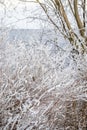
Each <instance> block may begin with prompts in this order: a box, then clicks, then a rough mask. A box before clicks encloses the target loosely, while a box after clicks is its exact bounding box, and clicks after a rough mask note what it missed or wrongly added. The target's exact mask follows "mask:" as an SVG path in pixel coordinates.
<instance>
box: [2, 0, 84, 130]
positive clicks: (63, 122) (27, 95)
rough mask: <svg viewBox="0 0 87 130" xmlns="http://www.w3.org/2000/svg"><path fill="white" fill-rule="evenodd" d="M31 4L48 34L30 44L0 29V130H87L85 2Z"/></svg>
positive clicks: (58, 0)
mask: <svg viewBox="0 0 87 130" xmlns="http://www.w3.org/2000/svg"><path fill="white" fill-rule="evenodd" d="M20 1H21V2H24V3H26V2H33V1H23V0H20ZM81 2H82V3H81ZM34 3H35V4H39V5H40V6H39V8H40V9H41V10H42V11H43V12H45V13H44V17H43V19H46V21H48V22H49V26H50V27H51V26H52V30H51V29H50V30H42V31H41V32H40V33H39V36H38V38H37V37H36V38H35V37H34V35H33V36H32V38H31V39H30V41H24V39H23V40H20V39H19V38H18V40H15V39H16V38H15V39H14V40H13V41H12V40H11V41H10V40H8V39H9V38H8V37H9V32H10V29H2V30H0V31H1V32H0V130H87V50H86V49H87V46H86V45H87V34H86V32H87V28H86V27H87V26H86V24H87V21H86V19H87V16H86V15H87V14H86V11H87V9H86V3H87V1H86V0H83V1H80V0H79V1H78V0H72V1H71V0H65V1H62V0H43V1H39V0H35V1H34ZM80 7H81V8H80ZM69 10H70V11H71V12H69ZM79 11H80V13H79ZM69 13H71V17H73V18H72V20H71V17H70V14H69ZM78 13H79V14H78ZM46 16H47V17H46ZM49 32H52V34H53V36H52V35H51V34H50V33H49ZM35 33H37V32H36V31H35ZM37 35H38V33H37ZM59 37H61V41H62V42H63V43H64V44H62V45H61V44H60V38H59Z"/></svg>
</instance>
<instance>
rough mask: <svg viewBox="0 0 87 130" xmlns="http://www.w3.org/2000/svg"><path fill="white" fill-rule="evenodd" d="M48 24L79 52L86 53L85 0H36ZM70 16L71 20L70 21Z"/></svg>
mask: <svg viewBox="0 0 87 130" xmlns="http://www.w3.org/2000/svg"><path fill="white" fill-rule="evenodd" d="M36 2H37V3H39V4H40V6H41V7H42V9H43V10H44V12H45V14H46V15H47V17H48V19H49V20H50V22H51V23H52V24H53V25H54V26H55V27H56V29H57V30H58V31H59V32H61V34H62V35H63V36H64V38H67V39H68V40H69V42H70V43H71V44H72V45H73V46H74V47H75V49H77V50H78V51H81V52H86V49H87V35H86V24H87V23H86V2H87V1H86V0H65V1H64V0H43V2H42V1H41V0H36ZM70 15H71V17H72V19H70Z"/></svg>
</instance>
